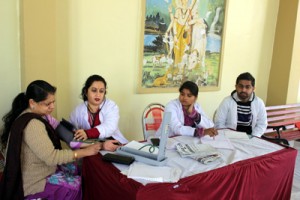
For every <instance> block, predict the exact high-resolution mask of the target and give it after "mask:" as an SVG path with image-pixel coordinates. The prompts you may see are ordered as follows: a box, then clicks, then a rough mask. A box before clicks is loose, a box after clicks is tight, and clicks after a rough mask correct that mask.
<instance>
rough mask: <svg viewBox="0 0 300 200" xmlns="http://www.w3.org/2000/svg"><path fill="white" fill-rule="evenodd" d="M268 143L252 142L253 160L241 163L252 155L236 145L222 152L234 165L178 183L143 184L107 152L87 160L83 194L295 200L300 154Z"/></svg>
mask: <svg viewBox="0 0 300 200" xmlns="http://www.w3.org/2000/svg"><path fill="white" fill-rule="evenodd" d="M255 140H256V141H264V140H262V139H259V138H256V139H255ZM264 142H265V143H266V144H270V146H269V147H267V146H268V145H261V144H259V143H258V144H256V142H255V143H253V142H252V143H253V145H254V146H251V145H248V146H247V148H248V150H249V152H250V153H249V156H248V158H247V157H246V159H245V160H240V159H237V158H238V157H240V155H242V154H245V155H248V152H246V151H245V150H243V148H245V147H244V146H245V144H243V142H240V141H232V143H233V144H234V146H235V150H234V151H231V153H228V152H229V151H228V150H225V151H222V153H223V154H224V155H226V156H227V158H226V159H225V161H226V162H229V163H225V165H220V166H217V168H216V169H206V170H207V171H205V170H204V171H203V172H200V173H198V172H197V173H196V174H194V175H189V174H187V173H184V174H185V175H184V176H186V177H183V178H181V179H180V180H179V181H178V182H177V183H150V184H147V185H143V184H141V183H139V182H137V181H135V180H133V179H129V178H127V176H125V175H123V174H121V173H120V170H119V169H118V168H117V167H116V166H114V165H113V164H112V163H108V162H105V161H102V159H101V157H102V155H101V154H98V155H95V156H90V157H86V158H84V159H83V166H82V178H83V196H84V199H86V200H93V199H109V200H114V199H137V200H148V199H149V200H150V199H151V200H153V199H160V200H163V199H168V200H169V199H170V200H172V199H174V200H175V199H176V200H181V199H188V200H193V199H256V200H259V199H263V200H264V199H290V196H291V188H292V182H293V174H294V168H295V159H296V156H297V150H295V149H293V148H289V147H281V146H279V145H278V146H279V147H280V148H277V149H275V150H273V151H272V150H270V149H271V147H272V145H275V144H271V143H270V142H267V141H264ZM276 146H277V145H276ZM259 148H261V149H263V150H260V149H259ZM257 149H259V151H257ZM267 149H269V150H267ZM278 149H279V150H278ZM270 151H271V152H270ZM251 152H252V153H251ZM257 152H259V153H258V154H259V155H258V156H257ZM172 153H174V152H171V154H172ZM171 154H170V155H171ZM260 154H261V155H260ZM242 157H245V156H242ZM169 159H170V162H172V161H173V159H172V158H169ZM182 159H187V158H182ZM189 162H196V161H189ZM182 163H185V162H182ZM199 166H200V164H199ZM203 169H204V168H203Z"/></svg>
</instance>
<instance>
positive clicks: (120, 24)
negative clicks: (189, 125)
mask: <svg viewBox="0 0 300 200" xmlns="http://www.w3.org/2000/svg"><path fill="white" fill-rule="evenodd" d="M2 2H3V1H2ZM2 2H1V3H2ZM17 2H18V1H17V0H14V1H5V3H4V4H5V6H10V9H8V10H7V9H6V8H7V7H5V6H4V7H3V6H2V5H1V7H0V9H1V12H0V17H1V18H0V20H3V16H4V17H5V20H4V21H5V23H4V26H3V22H2V21H1V25H2V26H1V27H0V30H1V31H0V33H1V34H2V33H3V30H5V31H6V34H5V35H1V37H0V41H1V42H2V41H5V42H8V43H6V44H5V46H2V45H1V47H0V51H1V56H3V55H6V56H8V57H11V58H14V59H11V60H9V61H8V64H7V65H6V68H1V70H3V69H4V70H6V71H4V72H7V71H8V69H13V72H12V73H8V76H7V77H5V78H6V79H5V78H4V79H1V86H0V87H2V88H1V90H4V89H6V88H7V87H5V86H6V85H5V86H4V85H3V83H5V84H6V83H11V82H14V83H16V85H20V83H21V85H22V89H23V90H24V89H25V87H26V86H27V84H28V83H29V82H31V81H32V80H35V79H45V80H47V81H49V82H50V83H52V84H53V85H55V86H57V87H58V92H57V99H56V100H57V110H56V112H55V113H54V115H55V116H56V117H57V118H58V119H60V118H61V117H68V116H69V113H70V112H71V110H72V109H73V108H74V107H75V106H76V105H77V104H78V103H80V102H81V100H80V99H79V94H80V90H81V87H82V85H83V83H84V81H85V79H86V78H87V77H88V76H89V75H91V74H94V73H97V74H100V75H102V76H104V77H105V79H106V80H107V82H108V95H107V96H108V98H111V99H113V100H114V101H116V102H117V104H118V105H119V107H120V115H121V119H120V129H121V131H122V132H123V133H124V135H125V136H127V137H128V139H141V138H142V128H141V114H142V111H143V109H144V107H145V106H146V105H147V104H148V103H151V102H161V103H163V104H166V103H167V102H168V101H169V100H171V99H173V98H177V96H178V93H161V94H137V84H138V75H139V59H140V50H139V48H140V46H141V42H142V39H141V36H142V35H141V29H142V26H141V24H142V22H143V21H142V18H141V16H142V10H143V8H142V2H141V0H122V1H120V0H111V1H104V0H86V1H80V0H69V1H67V0H66V1H61V0H43V1H40V0H26V1H24V0H23V1H22V0H21V1H20V2H21V7H20V15H21V16H20V19H21V20H20V21H21V22H20V27H21V30H20V34H21V52H22V53H21V58H22V60H21V66H22V68H21V69H19V68H18V67H19V65H18V63H19V52H18V44H19V40H18V38H17V35H16V33H18V27H19V22H18V13H19V12H17V10H14V9H12V7H14V6H15V7H17ZM284 2H286V1H284V0H281V1H280V0H263V1H262V0H243V1H240V0H227V5H226V16H225V17H226V18H225V20H226V23H225V30H224V38H223V58H222V73H221V87H220V90H219V91H212V92H200V94H199V98H198V101H199V103H200V104H201V105H202V106H203V108H204V109H205V111H206V112H207V114H208V115H209V116H211V117H212V115H213V112H214V111H215V109H216V108H217V106H218V105H219V103H220V102H221V100H222V99H223V98H224V97H225V96H227V95H229V94H230V92H231V91H232V90H233V89H234V85H235V79H236V77H237V75H238V74H240V73H242V72H245V71H249V72H251V73H252V74H253V75H254V76H255V78H256V94H257V95H258V96H260V97H261V98H262V99H263V100H265V101H266V100H267V92H268V84H269V80H268V78H269V73H270V70H271V66H273V64H272V56H273V44H274V39H275V30H276V22H277V14H278V9H279V3H284ZM4 8H5V9H4ZM2 10H3V11H4V12H2ZM285 12H287V11H285ZM7 13H9V15H10V17H7V15H6V14H7ZM298 18H299V17H298ZM297 23H298V24H299V20H297ZM5 31H4V32H5ZM296 32H298V33H299V26H298V29H296ZM298 35H299V34H298ZM294 40H295V43H297V45H299V41H298V40H299V39H297V38H295V39H294ZM297 41H298V42H297ZM297 45H295V46H294V47H293V48H294V49H293V51H294V54H295V53H296V52H297V51H296V50H298V51H299V46H297ZM274 48H275V50H274V52H275V51H276V47H275V46H274ZM7 51H10V52H7ZM1 58H2V57H1ZM0 62H3V59H1V61H0ZM273 62H274V61H273ZM1 65H2V66H5V65H3V64H2V63H1ZM291 65H294V66H296V65H298V66H299V60H297V58H296V57H295V56H293V59H292V60H291ZM2 66H1V67H2ZM10 67H12V68H10ZM20 72H21V74H22V77H21V79H20V77H19V76H20ZM291 73H292V75H295V72H294V71H293V72H291ZM2 74H3V73H1V76H2ZM297 80H298V82H297V84H298V85H299V78H297V77H295V80H294V82H295V81H297ZM12 86H13V84H9V88H10V90H11V92H8V93H6V94H8V95H9V94H13V96H15V94H17V93H18V92H19V91H20V88H19V87H18V86H17V87H16V88H14V87H12ZM292 92H293V91H292V90H289V92H288V93H289V94H292ZM11 96H12V95H11ZM287 96H288V95H287ZM269 98H272V95H269V96H268V99H269ZM299 99H300V98H299V97H298V100H299ZM7 102H9V104H10V103H11V99H9V98H8V101H7ZM1 103H2V101H1ZM5 105H7V103H6V104H5ZM5 105H4V106H5ZM4 106H3V105H2V104H1V112H4V110H7V109H6V108H4ZM5 112H6V111H5Z"/></svg>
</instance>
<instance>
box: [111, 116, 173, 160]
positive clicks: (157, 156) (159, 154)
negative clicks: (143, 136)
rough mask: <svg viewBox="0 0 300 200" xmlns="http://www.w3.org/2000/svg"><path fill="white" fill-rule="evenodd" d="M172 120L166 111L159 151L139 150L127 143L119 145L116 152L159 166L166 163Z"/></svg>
mask: <svg viewBox="0 0 300 200" xmlns="http://www.w3.org/2000/svg"><path fill="white" fill-rule="evenodd" d="M170 121H171V113H170V112H165V113H164V117H163V120H162V124H161V129H160V131H161V134H160V135H161V137H160V142H159V147H158V148H159V149H158V151H154V152H153V153H150V151H145V150H142V149H141V150H139V148H133V146H132V145H125V146H122V147H119V148H118V149H117V151H116V152H117V153H119V154H123V155H129V156H133V157H134V158H135V160H137V161H139V162H143V163H146V164H150V165H157V166H162V165H165V164H166V162H167V157H166V156H165V154H166V145H167V140H168V136H169V125H170ZM128 144H130V143H128Z"/></svg>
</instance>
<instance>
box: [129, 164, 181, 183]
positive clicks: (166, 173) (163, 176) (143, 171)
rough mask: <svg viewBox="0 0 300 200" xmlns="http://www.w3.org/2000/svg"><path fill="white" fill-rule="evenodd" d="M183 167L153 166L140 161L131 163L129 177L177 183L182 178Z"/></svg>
mask: <svg viewBox="0 0 300 200" xmlns="http://www.w3.org/2000/svg"><path fill="white" fill-rule="evenodd" d="M180 175H181V169H179V168H175V167H167V166H163V167H160V166H151V165H146V164H143V163H139V162H134V163H133V164H131V165H130V167H129V170H128V173H127V177H128V178H133V179H143V180H147V181H152V182H171V183H175V182H177V181H178V180H179V179H180Z"/></svg>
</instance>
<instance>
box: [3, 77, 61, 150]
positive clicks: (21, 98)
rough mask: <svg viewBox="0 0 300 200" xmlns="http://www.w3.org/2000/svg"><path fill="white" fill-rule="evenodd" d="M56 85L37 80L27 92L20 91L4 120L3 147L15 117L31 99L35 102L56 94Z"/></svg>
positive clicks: (29, 86) (28, 87)
mask: <svg viewBox="0 0 300 200" xmlns="http://www.w3.org/2000/svg"><path fill="white" fill-rule="evenodd" d="M55 92H56V87H54V86H52V85H50V84H49V83H47V82H46V81H43V80H36V81H33V82H31V83H30V84H29V85H28V86H27V89H26V92H25V93H24V92H21V93H19V94H18V95H17V96H16V97H15V99H14V100H13V102H12V106H11V110H10V111H9V112H8V113H7V114H6V115H4V117H3V118H2V121H3V122H4V125H3V134H2V136H1V142H2V144H3V147H5V146H6V144H7V140H8V137H9V132H10V129H11V126H12V124H13V122H14V121H15V119H16V118H17V117H18V116H19V115H20V114H21V113H22V112H23V111H24V110H25V109H26V108H28V106H29V99H33V100H34V101H35V102H40V101H44V100H45V99H47V96H48V94H55Z"/></svg>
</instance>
